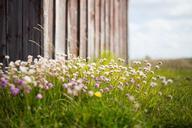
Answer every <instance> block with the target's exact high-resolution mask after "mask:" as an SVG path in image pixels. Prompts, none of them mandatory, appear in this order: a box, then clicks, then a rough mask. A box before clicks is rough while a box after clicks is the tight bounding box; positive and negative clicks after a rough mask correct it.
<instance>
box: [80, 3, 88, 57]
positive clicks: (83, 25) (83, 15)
mask: <svg viewBox="0 0 192 128" xmlns="http://www.w3.org/2000/svg"><path fill="white" fill-rule="evenodd" d="M86 11H87V0H81V1H80V33H79V34H80V48H79V55H80V57H82V58H86V56H87V12H86Z"/></svg>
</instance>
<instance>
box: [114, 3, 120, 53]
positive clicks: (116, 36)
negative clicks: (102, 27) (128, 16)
mask: <svg viewBox="0 0 192 128" xmlns="http://www.w3.org/2000/svg"><path fill="white" fill-rule="evenodd" d="M114 7H115V8H114V17H115V19H114V22H115V23H114V47H115V51H114V52H115V55H116V56H119V51H120V47H119V35H120V32H119V0H114Z"/></svg>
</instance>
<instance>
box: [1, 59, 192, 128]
mask: <svg viewBox="0 0 192 128" xmlns="http://www.w3.org/2000/svg"><path fill="white" fill-rule="evenodd" d="M30 59H31V58H30V57H29V60H28V62H27V64H24V65H23V64H22V63H21V62H18V63H19V64H18V65H17V64H14V66H13V65H10V66H9V68H8V73H7V74H4V73H1V82H2V80H4V77H5V78H6V79H7V80H8V83H7V84H6V87H5V88H3V86H2V83H1V86H2V87H1V89H0V103H1V105H0V127H2V128H7V127H12V128H22V127H23V128H28V127H37V128H40V127H42V128H52V127H55V128H57V127H67V128H75V127H79V128H81V127H82V128H86V127H87V128H90V127H91V128H92V127H93V128H100V127H106V128H107V127H109V128H127V127H128V128H129V127H135V128H140V127H147V128H150V127H179V128H180V127H191V126H192V100H191V97H192V85H191V83H192V69H190V68H186V69H185V68H178V67H176V68H167V67H166V66H163V68H162V69H160V70H156V69H155V68H154V67H153V66H150V65H148V66H147V64H146V63H142V64H140V63H139V62H136V63H135V64H134V65H133V66H132V68H127V67H128V66H126V65H124V64H123V60H121V59H120V60H114V61H113V57H110V58H109V59H103V58H100V59H98V60H96V61H95V62H88V63H87V62H85V61H84V60H82V59H71V60H69V61H67V62H66V61H64V60H59V61H57V62H56V63H55V61H54V60H47V59H45V58H41V57H40V58H39V59H38V61H37V63H36V64H34V63H33V62H31V60H30ZM31 65H35V68H34V67H33V66H31ZM45 65H46V66H45ZM63 65H65V66H64V67H63ZM109 65H111V67H110V66H109ZM21 66H22V67H27V72H25V70H24V69H25V68H24V69H22V68H19V67H21ZM154 66H155V65H154ZM29 67H30V68H29ZM146 67H147V68H149V67H150V71H144V70H143V69H144V68H146ZM140 68H142V72H143V73H144V74H146V78H145V77H143V75H142V74H139V73H138V72H137V71H138V70H139V69H140ZM15 69H16V71H15ZM30 69H33V70H34V72H32V73H30V74H29V70H30ZM63 69H65V70H63ZM23 70H24V71H23ZM98 71H99V72H98ZM110 71H112V72H111V73H110ZM151 71H154V72H155V73H154V74H153V72H151ZM4 75H6V76H4ZM159 75H160V76H166V77H167V79H165V78H164V79H163V80H164V82H166V81H165V80H167V81H168V79H169V78H171V79H172V80H173V83H171V82H170V84H168V85H164V84H162V82H163V81H161V80H160V78H158V77H159ZM25 76H29V77H30V79H31V80H29V79H25V78H24V77H25ZM103 76H104V78H103ZM2 78H3V79H2ZM98 79H99V80H98ZM103 79H104V80H103ZM109 79H110V80H109ZM18 80H23V82H24V84H22V85H20V83H18ZM144 81H145V82H144ZM47 84H53V87H52V86H51V87H50V88H47ZM71 84H74V85H76V86H75V87H76V88H77V90H75V89H74V88H75V87H74V88H71V86H70V85H71ZM153 84H154V87H153V86H152V85H153ZM156 84H157V85H156ZM13 85H14V87H15V88H19V89H20V92H19V93H17V94H16V95H15V96H14V95H13V93H12V91H10V88H11V87H12V86H13ZM64 85H65V86H64ZM80 85H81V86H83V87H82V88H80V89H79V88H78V87H79V86H80ZM96 85H98V86H99V87H97V86H96ZM63 86H64V87H63ZM66 86H67V87H66ZM26 87H29V88H30V89H29V88H28V89H29V90H30V92H28V93H26V91H29V90H28V89H26ZM86 88H87V89H86ZM96 93H100V94H101V97H100V96H99V95H96ZM37 94H41V95H42V96H43V98H38V97H37Z"/></svg>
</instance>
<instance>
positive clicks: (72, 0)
mask: <svg viewBox="0 0 192 128" xmlns="http://www.w3.org/2000/svg"><path fill="white" fill-rule="evenodd" d="M77 3H78V0H69V1H68V48H69V53H70V54H72V55H74V56H78V51H79V49H78V45H77V44H78V30H77V27H78V23H77V21H78V20H77Z"/></svg>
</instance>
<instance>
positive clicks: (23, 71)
mask: <svg viewBox="0 0 192 128" xmlns="http://www.w3.org/2000/svg"><path fill="white" fill-rule="evenodd" d="M19 70H20V71H21V72H22V73H28V71H27V70H28V68H27V67H24V66H20V67H19Z"/></svg>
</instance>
